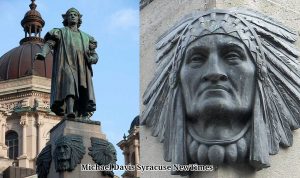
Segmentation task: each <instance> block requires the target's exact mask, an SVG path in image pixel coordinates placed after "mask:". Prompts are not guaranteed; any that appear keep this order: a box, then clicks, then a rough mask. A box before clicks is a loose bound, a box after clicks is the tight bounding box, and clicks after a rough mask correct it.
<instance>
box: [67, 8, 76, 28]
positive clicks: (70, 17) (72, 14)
mask: <svg viewBox="0 0 300 178" xmlns="http://www.w3.org/2000/svg"><path fill="white" fill-rule="evenodd" d="M67 15H68V24H69V25H74V24H78V21H79V15H78V13H77V12H75V11H71V12H70V13H68V14H67Z"/></svg>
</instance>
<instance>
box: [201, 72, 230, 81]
mask: <svg viewBox="0 0 300 178" xmlns="http://www.w3.org/2000/svg"><path fill="white" fill-rule="evenodd" d="M203 80H204V81H227V80H228V77H227V76H226V75H224V74H218V73H214V74H209V75H205V76H204V77H203Z"/></svg>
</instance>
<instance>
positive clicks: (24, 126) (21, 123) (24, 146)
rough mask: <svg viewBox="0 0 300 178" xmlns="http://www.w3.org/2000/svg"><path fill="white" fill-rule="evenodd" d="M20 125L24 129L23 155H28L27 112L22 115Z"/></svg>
mask: <svg viewBox="0 0 300 178" xmlns="http://www.w3.org/2000/svg"><path fill="white" fill-rule="evenodd" d="M20 125H21V126H22V127H23V129H22V143H23V149H22V156H27V155H26V154H27V140H26V137H27V125H28V121H27V114H25V115H23V116H21V120H20Z"/></svg>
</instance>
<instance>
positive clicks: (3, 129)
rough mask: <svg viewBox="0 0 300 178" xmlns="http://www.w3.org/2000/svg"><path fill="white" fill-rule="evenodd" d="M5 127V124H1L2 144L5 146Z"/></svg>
mask: <svg viewBox="0 0 300 178" xmlns="http://www.w3.org/2000/svg"><path fill="white" fill-rule="evenodd" d="M6 126H7V124H6V122H3V123H2V140H3V142H4V144H5V131H6Z"/></svg>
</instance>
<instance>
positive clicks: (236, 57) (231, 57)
mask: <svg viewBox="0 0 300 178" xmlns="http://www.w3.org/2000/svg"><path fill="white" fill-rule="evenodd" d="M243 59H244V56H243V55H242V54H240V53H239V52H235V51H230V52H228V53H226V54H225V55H224V60H225V61H227V62H229V63H231V64H237V63H238V62H240V61H241V60H243Z"/></svg>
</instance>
